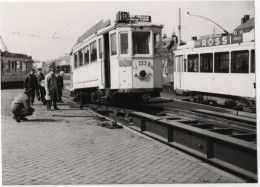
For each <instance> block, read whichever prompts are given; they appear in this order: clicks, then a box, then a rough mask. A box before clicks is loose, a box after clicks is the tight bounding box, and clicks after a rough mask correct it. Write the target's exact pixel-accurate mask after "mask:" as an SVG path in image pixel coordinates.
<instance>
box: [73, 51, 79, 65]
mask: <svg viewBox="0 0 260 187" xmlns="http://www.w3.org/2000/svg"><path fill="white" fill-rule="evenodd" d="M77 67H78V55H77V54H76V53H75V54H74V68H77Z"/></svg>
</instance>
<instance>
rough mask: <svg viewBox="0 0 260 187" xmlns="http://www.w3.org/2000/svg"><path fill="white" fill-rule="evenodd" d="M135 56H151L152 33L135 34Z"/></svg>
mask: <svg viewBox="0 0 260 187" xmlns="http://www.w3.org/2000/svg"><path fill="white" fill-rule="evenodd" d="M132 38H133V54H134V55H136V54H149V42H150V32H133V37H132Z"/></svg>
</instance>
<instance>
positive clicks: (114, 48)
mask: <svg viewBox="0 0 260 187" xmlns="http://www.w3.org/2000/svg"><path fill="white" fill-rule="evenodd" d="M110 42H111V55H116V54H117V45H116V33H114V34H111V35H110Z"/></svg>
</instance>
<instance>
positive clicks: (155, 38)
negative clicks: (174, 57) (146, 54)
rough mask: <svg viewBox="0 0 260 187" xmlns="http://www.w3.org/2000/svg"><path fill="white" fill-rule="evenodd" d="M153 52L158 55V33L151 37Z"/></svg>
mask: <svg viewBox="0 0 260 187" xmlns="http://www.w3.org/2000/svg"><path fill="white" fill-rule="evenodd" d="M153 51H154V54H160V33H156V34H154V35H153Z"/></svg>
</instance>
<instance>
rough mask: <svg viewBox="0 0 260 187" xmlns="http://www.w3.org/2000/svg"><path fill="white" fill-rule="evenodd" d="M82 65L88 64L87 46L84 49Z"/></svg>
mask: <svg viewBox="0 0 260 187" xmlns="http://www.w3.org/2000/svg"><path fill="white" fill-rule="evenodd" d="M84 60H85V62H84V64H88V63H89V45H87V46H86V47H85V48H84Z"/></svg>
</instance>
